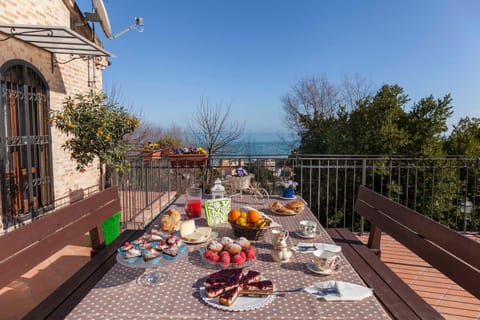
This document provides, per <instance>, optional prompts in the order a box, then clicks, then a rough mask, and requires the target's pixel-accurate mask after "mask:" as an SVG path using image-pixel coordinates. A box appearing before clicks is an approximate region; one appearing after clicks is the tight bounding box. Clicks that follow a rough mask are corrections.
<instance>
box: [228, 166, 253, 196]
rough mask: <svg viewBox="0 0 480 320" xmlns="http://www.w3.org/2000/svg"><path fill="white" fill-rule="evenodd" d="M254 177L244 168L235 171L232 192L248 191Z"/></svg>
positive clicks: (232, 179)
mask: <svg viewBox="0 0 480 320" xmlns="http://www.w3.org/2000/svg"><path fill="white" fill-rule="evenodd" d="M253 177H254V175H253V174H249V173H248V172H247V170H245V169H244V168H242V167H238V168H237V169H235V170H233V172H232V178H231V182H232V190H233V191H235V192H236V191H242V190H244V189H248V188H249V187H250V182H251V181H252V178H253Z"/></svg>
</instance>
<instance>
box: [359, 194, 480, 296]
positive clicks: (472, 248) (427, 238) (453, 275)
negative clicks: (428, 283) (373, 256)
mask: <svg viewBox="0 0 480 320" xmlns="http://www.w3.org/2000/svg"><path fill="white" fill-rule="evenodd" d="M355 211H356V212H357V213H358V214H360V215H361V216H363V217H365V218H366V219H367V220H368V221H370V223H371V232H370V238H369V246H370V247H371V248H374V249H379V244H380V234H381V231H382V230H383V231H385V232H386V233H388V234H389V235H390V236H391V237H393V238H394V239H396V240H397V241H398V242H400V243H401V244H403V245H404V246H405V247H407V248H408V249H410V250H411V251H413V252H414V253H415V254H417V255H418V256H420V257H421V258H422V259H424V260H425V261H427V262H428V263H430V264H431V265H432V266H433V267H435V268H436V269H438V270H439V271H440V272H442V273H443V274H445V275H446V276H447V277H449V278H450V279H452V280H453V281H455V282H456V283H457V284H458V285H460V286H461V287H463V288H464V289H465V290H467V291H469V292H470V293H471V294H473V295H474V296H475V297H477V298H480V243H478V242H476V241H474V240H472V239H469V238H467V237H465V236H463V235H461V234H459V233H458V232H456V231H454V230H451V229H449V228H447V227H445V226H444V225H441V224H439V223H437V222H436V221H434V220H432V219H430V218H428V217H425V216H423V215H421V214H419V213H418V212H416V211H415V210H412V209H409V208H407V207H405V206H403V205H401V204H399V203H398V202H395V201H393V200H391V199H389V198H387V197H385V196H383V195H381V194H379V193H377V192H375V191H372V190H370V189H368V188H366V187H364V186H360V188H359V191H358V194H357V200H356V202H355Z"/></svg>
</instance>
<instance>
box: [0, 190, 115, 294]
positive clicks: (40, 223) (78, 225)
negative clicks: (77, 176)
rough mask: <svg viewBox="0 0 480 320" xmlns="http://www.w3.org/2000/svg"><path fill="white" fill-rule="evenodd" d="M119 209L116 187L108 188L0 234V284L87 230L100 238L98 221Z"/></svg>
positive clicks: (16, 276)
mask: <svg viewBox="0 0 480 320" xmlns="http://www.w3.org/2000/svg"><path fill="white" fill-rule="evenodd" d="M118 211H120V199H119V196H118V189H117V188H116V187H113V188H108V189H106V190H104V191H102V192H99V193H97V194H95V195H93V196H91V197H88V198H86V199H83V200H80V201H78V202H75V203H73V204H71V205H68V206H66V207H63V208H61V209H58V210H56V211H54V212H51V213H49V214H48V215H46V216H44V217H40V218H39V219H38V220H35V221H32V222H31V223H29V224H27V225H25V226H23V227H21V228H18V229H16V230H14V231H11V232H9V233H7V234H5V235H3V236H1V237H0V248H1V250H0V270H2V271H1V272H0V288H2V287H4V286H5V285H7V284H8V283H10V282H11V281H13V280H16V279H18V278H19V277H20V276H21V275H22V274H24V273H25V272H27V271H28V270H30V269H32V268H33V267H34V266H36V265H37V264H38V263H40V262H42V261H43V260H45V259H46V258H48V257H49V256H50V255H52V254H53V253H55V252H57V251H58V250H60V249H62V248H63V247H65V246H66V245H67V244H68V243H69V242H70V241H74V240H77V239H78V238H79V237H81V236H82V235H83V234H85V233H86V232H87V231H94V233H95V235H96V237H97V238H98V240H99V241H100V242H103V235H102V232H101V224H102V222H103V221H104V220H106V219H108V218H109V217H110V216H112V215H113V214H115V213H116V212H118Z"/></svg>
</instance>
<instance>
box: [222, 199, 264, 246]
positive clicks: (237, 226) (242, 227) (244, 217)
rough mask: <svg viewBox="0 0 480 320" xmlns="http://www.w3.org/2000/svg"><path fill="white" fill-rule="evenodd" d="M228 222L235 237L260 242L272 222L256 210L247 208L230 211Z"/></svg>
mask: <svg viewBox="0 0 480 320" xmlns="http://www.w3.org/2000/svg"><path fill="white" fill-rule="evenodd" d="M228 222H230V225H231V226H232V229H233V232H234V233H235V236H237V237H245V238H247V239H248V240H258V239H259V238H260V237H261V236H262V235H263V234H264V233H265V231H266V230H267V229H268V227H269V226H270V223H271V222H272V220H270V219H269V218H267V217H266V216H265V215H263V214H262V213H261V212H260V211H258V210H256V209H254V208H251V207H245V208H241V209H232V210H230V212H229V213H228Z"/></svg>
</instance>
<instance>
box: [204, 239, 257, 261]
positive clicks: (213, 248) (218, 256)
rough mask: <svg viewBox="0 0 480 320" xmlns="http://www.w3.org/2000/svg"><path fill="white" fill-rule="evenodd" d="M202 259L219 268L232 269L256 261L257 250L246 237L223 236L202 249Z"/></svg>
mask: <svg viewBox="0 0 480 320" xmlns="http://www.w3.org/2000/svg"><path fill="white" fill-rule="evenodd" d="M200 255H201V257H202V260H203V261H204V262H205V263H206V264H207V265H209V266H213V267H216V268H219V269H232V268H240V267H246V266H250V265H252V264H253V263H254V262H255V258H256V255H257V253H256V250H255V248H254V247H253V245H252V244H251V243H250V241H249V240H248V239H247V238H245V237H240V238H238V239H235V240H234V239H232V238H230V237H223V238H221V239H220V240H218V241H217V240H213V241H210V243H209V244H208V245H207V246H206V247H204V248H201V249H200Z"/></svg>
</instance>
